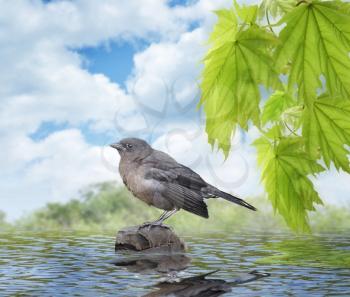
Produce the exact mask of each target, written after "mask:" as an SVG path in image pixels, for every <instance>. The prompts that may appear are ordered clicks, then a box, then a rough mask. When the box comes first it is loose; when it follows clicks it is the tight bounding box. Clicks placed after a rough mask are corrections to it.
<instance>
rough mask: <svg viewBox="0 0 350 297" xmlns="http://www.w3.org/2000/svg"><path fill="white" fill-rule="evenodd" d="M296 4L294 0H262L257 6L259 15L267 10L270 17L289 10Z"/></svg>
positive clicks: (262, 14) (263, 14)
mask: <svg viewBox="0 0 350 297" xmlns="http://www.w3.org/2000/svg"><path fill="white" fill-rule="evenodd" d="M296 4H297V1H296V0H263V1H262V2H261V4H260V6H259V10H260V17H263V16H265V14H266V12H268V13H269V14H270V15H271V16H272V17H274V18H276V17H277V16H279V15H281V14H283V13H287V12H289V11H291V10H292V9H293V8H294V7H295V5H296Z"/></svg>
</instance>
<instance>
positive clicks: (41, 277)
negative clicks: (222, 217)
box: [0, 232, 350, 297]
mask: <svg viewBox="0 0 350 297" xmlns="http://www.w3.org/2000/svg"><path fill="white" fill-rule="evenodd" d="M184 239H185V241H186V242H187V245H188V252H187V254H186V256H188V257H189V258H191V263H190V264H189V267H187V269H185V270H183V271H181V272H178V273H177V274H175V273H174V272H173V273H171V276H172V277H180V278H185V277H190V276H194V275H197V274H200V273H207V272H210V271H213V270H219V271H218V272H216V273H215V274H213V275H212V276H210V277H212V278H216V279H223V280H226V281H230V280H232V279H234V278H236V277H237V276H239V275H241V274H244V273H247V272H249V271H252V270H258V271H264V272H268V273H270V274H271V276H269V277H266V278H262V279H259V280H256V281H254V282H250V283H246V284H240V285H237V286H234V287H232V291H231V292H229V293H226V294H224V295H222V296H349V295H350V245H349V242H350V236H349V235H319V236H312V237H295V236H291V235H283V234H254V233H251V234H245V235H241V234H234V235H231V236H219V235H217V234H208V235H206V236H202V235H201V236H197V237H193V236H191V237H184ZM115 259H116V255H115V253H114V237H113V236H107V235H106V236H102V235H98V234H74V233H61V234H55V233H28V232H18V233H11V234H10V233H2V234H0V296H14V295H21V294H23V295H26V296H60V295H62V296H63V295H69V296H108V295H111V296H112V295H113V296H128V297H130V296H143V295H145V294H147V293H150V292H152V291H155V290H156V288H155V287H154V286H155V285H156V284H157V283H159V282H160V281H162V280H164V279H166V278H167V277H169V275H168V274H166V273H159V272H157V271H154V270H152V269H148V270H145V271H143V273H140V271H135V270H132V269H127V268H125V267H117V266H115V265H113V264H112V263H111V262H113V260H115Z"/></svg>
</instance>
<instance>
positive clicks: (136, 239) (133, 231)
mask: <svg viewBox="0 0 350 297" xmlns="http://www.w3.org/2000/svg"><path fill="white" fill-rule="evenodd" d="M160 247H161V248H162V249H163V251H164V252H165V251H167V252H184V251H185V249H186V246H185V243H184V242H183V241H182V240H181V239H180V238H179V237H178V236H177V235H176V234H175V232H173V230H172V229H171V228H170V227H169V226H166V225H141V226H132V227H126V228H124V229H122V230H120V231H119V232H118V234H117V237H116V243H115V250H116V251H118V250H134V251H144V250H150V249H154V248H160Z"/></svg>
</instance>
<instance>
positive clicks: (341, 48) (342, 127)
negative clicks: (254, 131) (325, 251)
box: [201, 0, 350, 231]
mask: <svg viewBox="0 0 350 297" xmlns="http://www.w3.org/2000/svg"><path fill="white" fill-rule="evenodd" d="M216 14H217V16H218V21H217V24H216V25H215V26H214V29H213V32H212V34H211V36H210V39H209V44H210V46H211V47H210V48H209V50H208V52H207V54H206V56H205V58H204V70H203V73H202V83H201V89H202V98H201V104H202V105H203V108H204V111H205V113H206V117H207V118H206V132H207V133H208V139H209V142H210V143H211V144H212V145H215V144H218V147H219V148H220V149H222V151H223V152H224V154H225V156H226V157H227V155H228V153H229V149H230V145H231V139H232V135H233V133H234V131H235V129H236V127H237V126H238V125H239V126H241V127H242V128H243V129H245V130H247V129H248V128H249V127H250V126H251V124H252V125H254V126H256V127H257V128H258V129H259V130H260V131H261V134H262V137H261V138H259V139H258V140H257V141H256V142H255V146H256V147H257V154H258V156H257V159H258V163H259V165H260V167H261V169H262V182H263V184H264V186H265V189H266V192H267V194H268V196H269V199H270V201H271V202H272V205H273V207H274V208H275V210H277V211H278V212H279V213H280V214H282V215H283V217H284V219H285V220H286V222H287V224H288V225H289V226H290V227H292V228H293V229H294V230H298V231H305V230H309V226H308V220H307V211H309V210H314V204H317V203H321V199H320V197H319V196H318V194H317V192H316V191H315V190H314V187H313V185H312V181H311V180H310V175H313V176H316V177H317V174H318V173H319V172H321V171H322V167H321V166H320V165H319V164H320V163H321V164H325V166H326V167H327V168H330V166H331V164H334V166H335V167H336V168H337V169H338V170H340V169H341V170H344V171H347V172H350V166H349V146H350V55H349V52H350V30H349V28H350V5H349V3H345V2H342V1H318V0H304V1H292V0H291V1H279V0H264V1H262V3H261V5H260V6H259V7H258V6H256V5H252V6H244V7H240V6H239V5H237V3H236V2H234V4H233V7H232V8H230V9H226V10H220V11H218V12H216ZM265 18H266V20H265ZM271 19H272V20H273V21H274V22H275V23H274V24H271ZM266 23H267V24H268V25H266ZM282 81H283V83H286V86H284V85H283V84H282V83H281V82H282ZM263 87H264V88H265V89H266V90H268V91H269V93H270V94H271V95H270V97H269V98H268V99H267V101H266V102H265V104H264V105H263V109H262V112H260V107H261V105H262V104H261V101H262V92H261V90H262V88H263ZM320 93H323V95H321V96H320ZM281 156H282V158H281Z"/></svg>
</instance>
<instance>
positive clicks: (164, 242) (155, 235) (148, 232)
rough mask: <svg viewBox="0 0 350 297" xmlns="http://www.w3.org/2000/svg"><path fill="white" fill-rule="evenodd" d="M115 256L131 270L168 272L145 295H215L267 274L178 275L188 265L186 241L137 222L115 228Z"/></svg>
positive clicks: (189, 296) (186, 296)
mask: <svg viewBox="0 0 350 297" xmlns="http://www.w3.org/2000/svg"><path fill="white" fill-rule="evenodd" d="M115 249H116V253H117V258H116V259H115V260H114V261H112V263H113V264H114V265H116V266H119V267H125V268H126V269H127V270H128V271H130V272H137V273H143V274H144V273H150V272H158V273H162V274H167V276H168V278H167V280H166V281H164V282H161V283H158V284H157V285H155V286H154V287H155V290H154V291H152V292H150V293H147V294H146V295H144V297H160V296H181V297H215V296H220V295H222V294H225V293H227V292H231V290H232V286H235V285H238V284H243V283H247V282H251V281H254V280H257V279H259V278H262V277H266V276H269V274H268V273H261V272H257V271H252V272H250V273H245V274H243V275H242V276H240V277H238V278H232V279H229V280H224V279H216V278H211V277H210V276H211V275H212V274H214V273H215V272H217V271H218V270H215V271H212V272H209V273H204V274H200V275H197V276H192V277H188V278H182V279H181V278H177V272H178V271H181V270H184V269H186V268H187V267H188V266H189V263H190V258H189V257H188V256H187V255H186V254H185V244H184V242H183V241H182V240H181V239H179V238H178V237H177V235H176V234H175V233H174V232H173V231H172V230H171V229H170V228H168V227H167V226H155V227H150V228H149V227H147V226H140V227H139V226H136V227H128V228H125V229H123V230H121V231H119V232H118V234H117V238H116V245H115Z"/></svg>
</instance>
